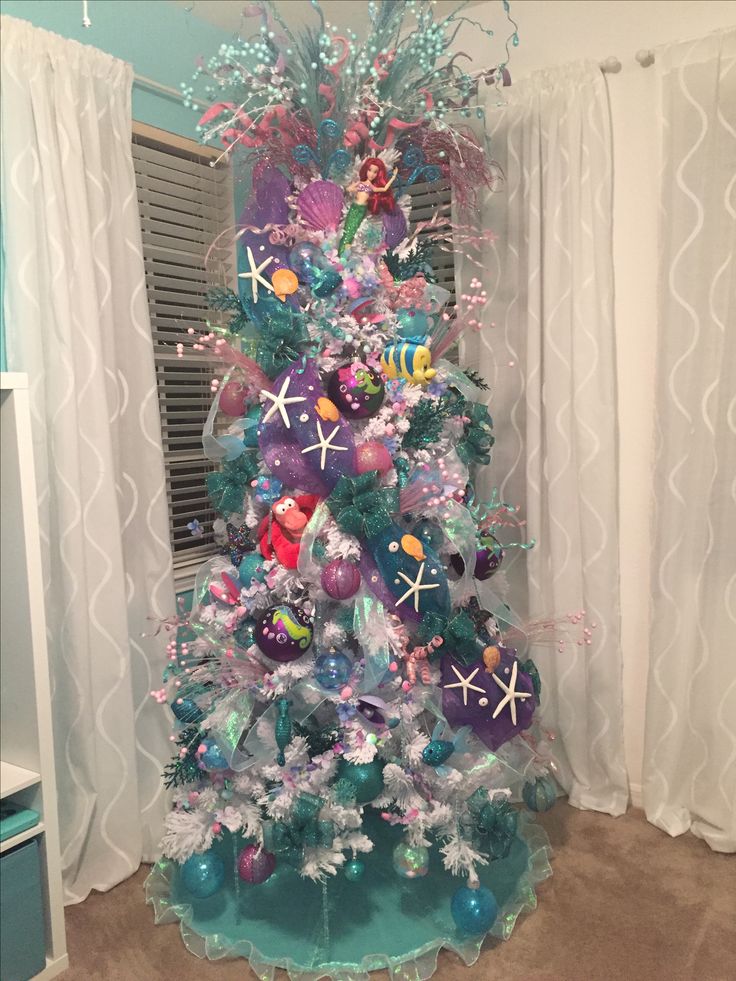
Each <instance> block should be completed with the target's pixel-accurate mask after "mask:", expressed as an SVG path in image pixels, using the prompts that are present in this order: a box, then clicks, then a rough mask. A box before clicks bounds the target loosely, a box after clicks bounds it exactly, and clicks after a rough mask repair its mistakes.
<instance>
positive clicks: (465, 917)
mask: <svg viewBox="0 0 736 981" xmlns="http://www.w3.org/2000/svg"><path fill="white" fill-rule="evenodd" d="M450 910H451V912H452V918H453V920H454V921H455V926H456V927H457V928H458V930H460V932H461V933H465V934H468V936H471V937H472V936H477V935H478V934H481V933H487V932H488V931H489V930H490V929H491V927H492V926H493V924H494V923H495V922H496V917H497V916H498V904H497V903H496V897H495V896H494V895H493V893H492V892H491V890H490V889H486V887H485V886H478V888H477V889H470V888H469V887H468V886H462V887H461V888H460V889H458V891H457V892H456V893H455V895H454V896H453V897H452V902H451V904H450Z"/></svg>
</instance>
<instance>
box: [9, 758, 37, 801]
mask: <svg viewBox="0 0 736 981" xmlns="http://www.w3.org/2000/svg"><path fill="white" fill-rule="evenodd" d="M40 782H41V774H40V773H34V772H33V770H26V769H24V767H22V766H15V765H14V764H13V763H6V762H5V760H3V761H2V762H0V799H2V798H4V797H10V795H11V794H17V793H18V791H19V790H25V789H26V787H33V786H34V784H37V783H40Z"/></svg>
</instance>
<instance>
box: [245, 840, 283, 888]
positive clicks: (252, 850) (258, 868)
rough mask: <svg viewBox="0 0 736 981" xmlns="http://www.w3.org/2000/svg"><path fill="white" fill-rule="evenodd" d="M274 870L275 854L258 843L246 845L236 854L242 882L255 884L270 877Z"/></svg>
mask: <svg viewBox="0 0 736 981" xmlns="http://www.w3.org/2000/svg"><path fill="white" fill-rule="evenodd" d="M275 870H276V856H275V855H273V854H272V853H271V852H267V851H266V849H265V848H259V846H258V845H246V846H245V848H244V849H243V850H242V852H241V853H240V855H238V875H239V876H240V878H241V879H242V880H243V881H244V882H250V884H251V885H254V886H257V885H260V884H261V883H262V882H265V881H266V879H270V878H271V876H272V875H273V873H274V871H275Z"/></svg>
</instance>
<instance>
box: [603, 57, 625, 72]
mask: <svg viewBox="0 0 736 981" xmlns="http://www.w3.org/2000/svg"><path fill="white" fill-rule="evenodd" d="M600 69H601V71H602V72H606V73H608V74H610V75H615V74H616V73H617V72H620V71H621V62H620V61H619V60H618V58H616V56H615V55H611V57H610V58H604V59H603V61H602V62H601V63H600Z"/></svg>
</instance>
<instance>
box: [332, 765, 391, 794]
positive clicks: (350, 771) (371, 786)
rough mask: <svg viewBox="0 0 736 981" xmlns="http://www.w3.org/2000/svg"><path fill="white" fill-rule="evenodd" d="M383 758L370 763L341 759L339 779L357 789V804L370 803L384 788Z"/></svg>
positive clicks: (338, 769)
mask: <svg viewBox="0 0 736 981" xmlns="http://www.w3.org/2000/svg"><path fill="white" fill-rule="evenodd" d="M384 765H385V764H384V762H383V760H371V762H370V763H348V761H347V760H346V759H344V758H343V759H341V760H340V763H339V765H338V767H337V779H338V780H346V781H347V782H348V783H350V784H352V785H353V787H354V789H355V801H356V803H357V804H368V803H370V801H372V800H375V798H376V797H378V795H379V794H380V793H381V792H382V790H383V767H384Z"/></svg>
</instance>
